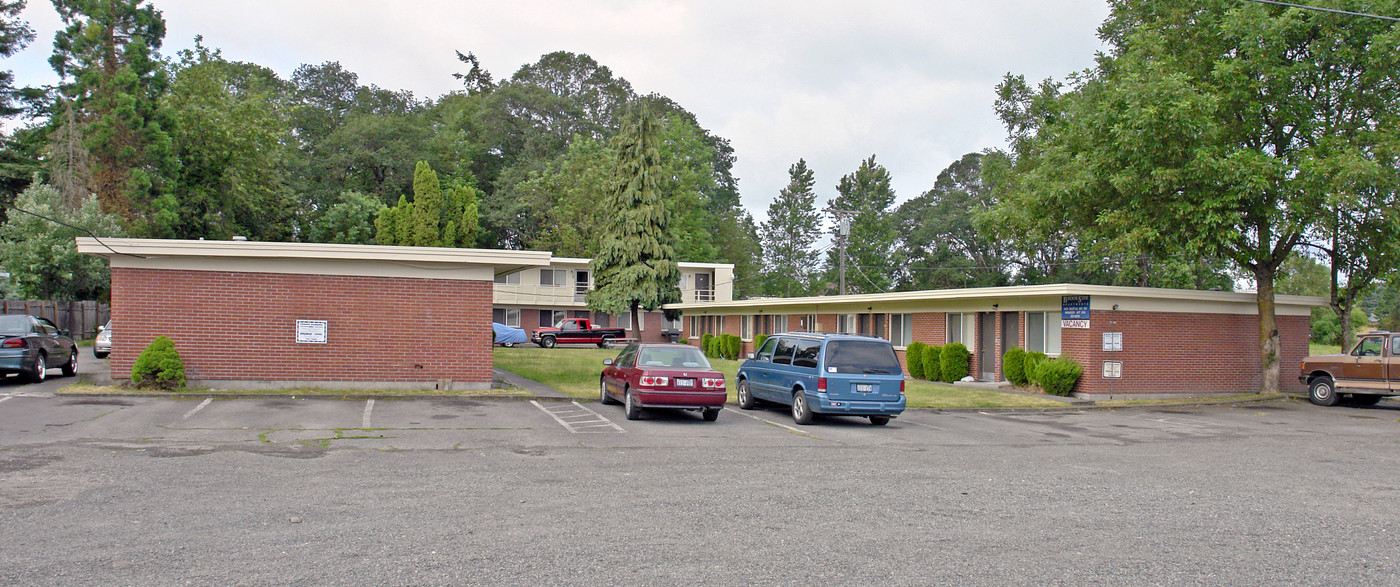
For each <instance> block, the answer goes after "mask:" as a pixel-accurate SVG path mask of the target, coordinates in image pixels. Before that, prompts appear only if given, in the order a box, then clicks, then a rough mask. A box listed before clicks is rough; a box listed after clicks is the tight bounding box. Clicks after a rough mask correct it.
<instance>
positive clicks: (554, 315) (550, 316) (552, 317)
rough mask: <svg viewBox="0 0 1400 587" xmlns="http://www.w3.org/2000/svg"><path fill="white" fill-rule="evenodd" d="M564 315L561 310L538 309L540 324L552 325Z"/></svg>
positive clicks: (564, 316)
mask: <svg viewBox="0 0 1400 587" xmlns="http://www.w3.org/2000/svg"><path fill="white" fill-rule="evenodd" d="M566 317H567V315H566V314H565V312H564V311H563V310H540V326H554V325H555V324H558V323H559V321H560V320H563V319H564V318H566Z"/></svg>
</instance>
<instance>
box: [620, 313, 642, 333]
mask: <svg viewBox="0 0 1400 587" xmlns="http://www.w3.org/2000/svg"><path fill="white" fill-rule="evenodd" d="M617 327H618V328H621V329H623V330H631V329H632V312H623V313H621V314H618V315H617ZM646 329H647V313H646V312H641V311H638V312H637V330H646Z"/></svg>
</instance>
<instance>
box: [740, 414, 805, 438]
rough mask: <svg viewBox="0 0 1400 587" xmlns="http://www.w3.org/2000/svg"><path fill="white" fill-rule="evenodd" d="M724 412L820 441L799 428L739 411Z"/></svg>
mask: <svg viewBox="0 0 1400 587" xmlns="http://www.w3.org/2000/svg"><path fill="white" fill-rule="evenodd" d="M724 411H726V412H734V413H735V414H739V415H740V416H743V417H745V418H753V419H755V420H758V421H759V422H766V423H769V424H772V425H774V426H777V427H779V428H786V429H788V430H789V431H792V432H793V433H795V434H801V435H803V436H806V437H808V438H815V439H817V440H821V437H820V436H817V435H815V434H812V433H811V432H808V431H806V430H803V429H801V428H793V427H792V426H788V425H787V424H779V423H777V422H774V421H772V420H769V419H766V418H760V417H758V416H755V415H753V414H745V413H744V412H741V411H739V410H731V409H729V408H725V409H724Z"/></svg>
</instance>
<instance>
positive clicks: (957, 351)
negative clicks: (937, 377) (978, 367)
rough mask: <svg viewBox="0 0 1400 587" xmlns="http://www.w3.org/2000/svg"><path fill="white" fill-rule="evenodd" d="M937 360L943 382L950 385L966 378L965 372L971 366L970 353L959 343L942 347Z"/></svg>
mask: <svg viewBox="0 0 1400 587" xmlns="http://www.w3.org/2000/svg"><path fill="white" fill-rule="evenodd" d="M938 359H939V365H940V366H941V367H942V369H943V380H944V381H947V382H950V383H951V382H953V381H958V380H960V379H962V378H963V377H967V372H968V370H969V369H970V368H971V366H972V363H971V361H972V353H970V352H968V351H967V347H966V346H963V343H960V342H955V343H953V344H950V345H948V346H945V347H943V352H942V353H940V354H939V357H938Z"/></svg>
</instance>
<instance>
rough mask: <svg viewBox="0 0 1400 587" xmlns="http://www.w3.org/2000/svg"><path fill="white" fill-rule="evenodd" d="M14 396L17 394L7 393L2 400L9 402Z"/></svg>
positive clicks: (0, 399) (0, 398) (0, 400)
mask: <svg viewBox="0 0 1400 587" xmlns="http://www.w3.org/2000/svg"><path fill="white" fill-rule="evenodd" d="M14 397H15V396H13V395H7V396H5V397H0V402H7V401H10V400H11V399H13V398H14Z"/></svg>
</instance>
